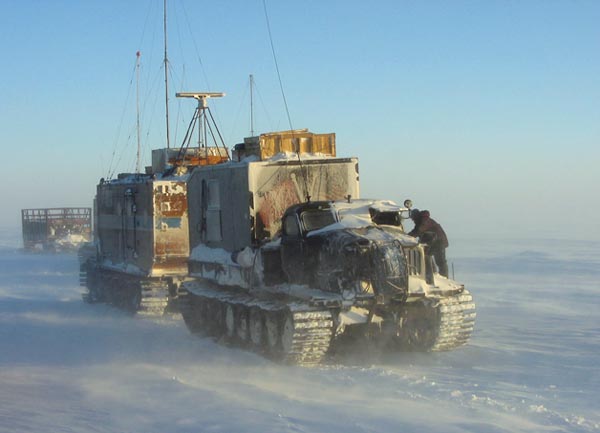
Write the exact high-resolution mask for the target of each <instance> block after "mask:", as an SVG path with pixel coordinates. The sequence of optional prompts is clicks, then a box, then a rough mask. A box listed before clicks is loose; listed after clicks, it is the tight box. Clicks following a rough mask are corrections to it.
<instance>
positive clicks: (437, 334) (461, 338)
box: [396, 290, 476, 352]
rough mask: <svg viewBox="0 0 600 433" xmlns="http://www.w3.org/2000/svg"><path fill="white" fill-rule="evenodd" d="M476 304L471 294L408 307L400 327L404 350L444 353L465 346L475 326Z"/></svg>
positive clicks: (398, 336) (398, 333)
mask: <svg viewBox="0 0 600 433" xmlns="http://www.w3.org/2000/svg"><path fill="white" fill-rule="evenodd" d="M475 317H476V313H475V304H474V302H473V297H472V296H471V293H469V291H468V290H463V291H462V292H460V293H458V294H455V295H451V296H447V297H441V298H439V299H435V300H432V299H428V300H425V301H423V302H416V303H415V304H414V305H410V306H407V307H406V308H405V309H404V311H403V314H401V317H400V319H399V320H398V323H397V328H396V329H397V331H396V335H397V337H396V343H397V345H398V346H399V347H400V349H401V350H407V351H428V352H440V351H446V350H452V349H455V348H457V347H460V346H463V345H465V344H466V343H467V342H468V341H469V339H470V338H471V334H472V333H473V329H474V326H475Z"/></svg>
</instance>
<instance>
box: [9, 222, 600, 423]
mask: <svg viewBox="0 0 600 433" xmlns="http://www.w3.org/2000/svg"><path fill="white" fill-rule="evenodd" d="M452 245H453V246H452V248H451V249H449V250H448V255H449V258H450V261H451V262H454V265H455V271H456V278H457V279H458V280H460V281H462V282H464V283H465V284H466V285H467V287H468V288H469V289H470V290H471V292H472V293H473V295H474V297H475V301H476V303H477V307H478V316H477V323H476V330H475V333H474V336H473V338H472V340H471V342H470V344H469V345H468V346H466V347H464V348H462V349H459V350H456V351H453V352H449V353H432V354H393V355H390V354H388V355H381V356H376V355H375V354H373V355H371V356H369V354H366V353H364V351H360V350H358V351H357V352H356V354H355V356H354V357H353V358H349V359H347V360H345V361H344V362H343V363H337V364H331V365H324V366H321V367H317V368H300V367H290V366H282V365H277V364H274V363H272V362H270V361H268V360H266V359H263V358H261V357H260V356H258V355H256V354H253V353H247V352H244V351H242V350H238V349H232V348H228V347H225V346H222V345H219V344H217V343H216V342H214V341H212V340H210V339H208V338H201V337H197V336H192V335H190V334H189V333H188V331H187V330H186V328H185V326H184V325H183V323H182V321H181V319H180V318H178V317H177V316H168V317H163V318H154V319H149V318H141V317H132V316H130V315H128V314H126V313H124V312H121V311H118V310H116V309H114V308H111V307H108V306H105V305H88V304H84V303H83V302H82V301H81V289H80V287H79V285H78V265H77V260H76V257H75V255H66V254H57V255H42V254H25V253H23V252H21V251H20V250H19V248H20V239H19V237H18V230H15V231H14V232H9V231H2V232H0V432H2V433H4V432H160V433H164V432H190V433H191V432H257V433H259V432H260V433H263V432H303V433H306V432H334V433H352V432H357V433H365V432H400V431H401V432H494V433H497V432H542V431H543V432H599V431H600V411H599V405H598V401H600V391H599V389H600V375H599V374H598V365H600V322H599V321H598V305H599V304H600V284H599V282H600V243H599V242H576V241H523V240H520V241H515V242H512V241H502V243H500V242H498V241H493V242H491V241H487V240H480V241H474V240H461V239H453V242H452Z"/></svg>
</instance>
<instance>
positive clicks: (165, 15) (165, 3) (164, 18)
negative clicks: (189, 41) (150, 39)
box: [163, 0, 171, 149]
mask: <svg viewBox="0 0 600 433" xmlns="http://www.w3.org/2000/svg"><path fill="white" fill-rule="evenodd" d="M163 30H164V38H165V113H166V120H167V149H169V148H170V147H171V145H170V139H169V60H168V58H167V0H164V2H163Z"/></svg>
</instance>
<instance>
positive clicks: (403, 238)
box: [308, 199, 418, 247]
mask: <svg viewBox="0 0 600 433" xmlns="http://www.w3.org/2000/svg"><path fill="white" fill-rule="evenodd" d="M331 209H332V211H333V212H335V213H336V214H337V216H338V221H337V222H335V223H333V224H330V225H328V226H326V227H323V228H321V229H318V230H314V231H312V232H310V233H308V236H309V237H310V236H316V235H319V234H322V233H325V232H328V231H332V230H344V229H360V228H366V227H384V228H385V229H384V231H385V232H386V233H389V234H391V235H392V236H394V237H395V238H396V239H398V240H399V241H400V243H401V245H402V246H406V247H411V246H415V245H417V244H418V242H417V240H416V239H415V238H414V237H412V236H409V235H407V234H406V233H404V230H403V229H402V228H401V227H398V226H388V225H386V226H377V225H375V224H374V223H373V220H372V219H371V213H370V209H373V210H375V211H378V212H401V211H408V209H407V208H405V207H400V206H398V205H397V204H396V203H394V202H393V201H391V200H367V199H360V200H352V201H350V202H347V201H335V202H331Z"/></svg>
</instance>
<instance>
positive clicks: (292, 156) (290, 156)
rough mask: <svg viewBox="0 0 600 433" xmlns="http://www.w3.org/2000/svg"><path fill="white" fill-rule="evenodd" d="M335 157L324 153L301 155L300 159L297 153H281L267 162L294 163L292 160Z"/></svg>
mask: <svg viewBox="0 0 600 433" xmlns="http://www.w3.org/2000/svg"><path fill="white" fill-rule="evenodd" d="M331 158H333V156H331V155H326V154H324V153H304V152H303V153H301V154H300V158H298V154H297V153H296V152H279V153H277V154H275V155H273V156H272V157H270V158H269V159H266V160H265V161H273V162H275V161H292V160H296V161H297V160H298V159H300V160H302V161H304V160H309V159H331Z"/></svg>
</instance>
